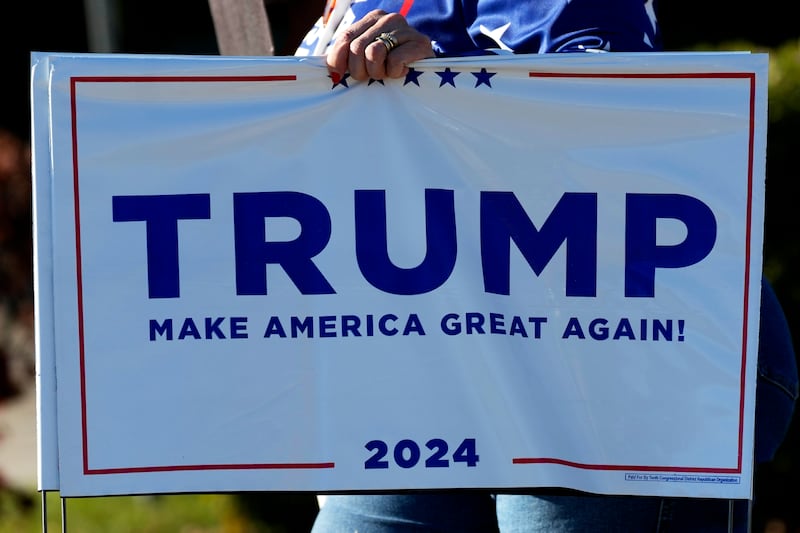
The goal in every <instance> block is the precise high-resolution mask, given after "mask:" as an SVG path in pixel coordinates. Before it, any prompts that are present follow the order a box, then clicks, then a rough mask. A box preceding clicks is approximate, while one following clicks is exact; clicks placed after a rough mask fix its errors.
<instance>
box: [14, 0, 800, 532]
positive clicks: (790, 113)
mask: <svg viewBox="0 0 800 533" xmlns="http://www.w3.org/2000/svg"><path fill="white" fill-rule="evenodd" d="M266 5H267V12H268V15H269V19H270V23H271V28H272V33H273V39H274V44H275V53H276V55H292V54H293V52H294V49H295V47H296V45H297V43H298V42H299V41H300V39H301V38H302V36H303V34H304V33H305V30H306V29H308V28H309V27H310V26H311V24H313V22H314V21H315V20H316V19H317V17H318V16H319V14H320V13H321V12H322V9H323V6H324V0H266ZM657 14H658V17H659V20H660V23H661V26H662V32H663V37H664V46H665V49H666V50H669V51H695V50H750V51H759V52H769V54H770V97H769V107H770V110H769V129H768V147H767V189H766V191H767V200H766V202H767V203H766V229H765V250H764V264H765V270H764V273H765V276H766V277H767V278H768V279H769V280H770V281H771V282H772V284H773V286H774V288H775V290H776V293H777V294H778V297H779V298H780V300H781V302H782V304H783V306H784V309H785V311H786V315H787V318H788V320H789V325H790V328H791V329H792V333H793V337H794V343H795V346H798V341H799V340H800V337H799V335H800V322H798V320H800V316H799V315H800V278H798V277H797V276H796V275H795V273H797V272H800V265H798V262H800V239H798V236H797V235H798V231H797V230H798V229H800V225H799V224H798V223H797V219H796V218H795V217H794V209H796V208H797V207H796V206H794V205H793V203H794V199H795V196H794V191H795V190H796V187H794V185H793V184H794V182H795V181H797V180H798V171H797V165H796V163H795V161H794V155H795V152H796V151H797V149H798V147H800V146H799V145H798V142H797V134H796V132H797V131H799V130H798V127H800V26H798V23H797V17H796V16H795V13H794V9H793V8H792V4H791V3H789V2H770V3H768V4H761V5H756V4H754V3H747V4H742V3H735V2H721V1H713V0H706V1H702V2H699V1H696V0H694V1H690V0H672V1H666V0H661V3H660V4H659V5H658V6H657ZM0 21H2V27H3V31H2V32H1V34H0V44H2V48H0V53H2V58H3V69H2V93H0V400H2V399H3V398H4V397H12V396H13V395H14V394H16V393H17V392H18V391H19V389H20V388H21V387H24V386H25V383H24V381H26V380H32V379H33V366H32V335H33V329H32V328H33V314H32V297H33V286H32V274H31V273H32V258H31V242H30V235H31V212H30V160H29V157H30V156H29V153H28V143H29V140H30V104H29V74H30V52H31V51H41V52H125V53H166V54H212V55H216V54H218V53H219V48H218V47H217V42H216V37H215V34H214V25H213V20H212V17H211V12H210V9H209V4H208V2H207V0H61V1H54V0H44V1H36V0H25V1H13V0H9V1H7V2H4V4H3V7H2V8H0ZM15 332H16V333H15ZM18 332H22V333H18ZM0 474H1V473H0ZM1 489H2V481H1V480H0V490H1ZM282 498H284V496H282V495H273V496H272V497H271V499H270V500H269V501H264V500H263V499H262V498H261V497H259V496H252V495H251V496H247V497H245V496H243V502H245V506H246V507H247V506H249V507H250V508H251V511H252V512H253V513H256V514H257V513H265V514H266V515H269V516H268V518H267V519H270V518H269V517H271V518H272V519H274V520H278V521H281V520H283V521H286V523H287V524H289V522H291V520H292V519H291V518H287V516H288V515H292V514H293V515H295V516H296V515H297V514H298V513H300V514H304V513H313V509H312V508H311V507H309V502H308V500H307V499H303V500H302V501H301V500H297V499H294V498H292V497H291V496H286V497H285V499H282ZM269 502H272V504H270V503H269ZM799 504H800V413H796V415H795V420H794V421H793V423H792V426H791V427H790V430H789V434H788V435H787V438H786V440H785V441H784V443H783V445H782V447H781V449H780V450H779V452H778V455H777V457H776V458H775V460H774V461H772V462H771V463H769V464H767V465H762V466H760V467H759V468H758V469H757V470H756V495H755V498H754V508H753V531H756V532H758V531H765V530H766V529H767V524H768V521H769V520H771V519H772V520H774V521H773V522H772V523H771V526H776V527H784V526H785V527H786V528H787V529H775V531H781V530H784V531H800V519H799V516H800V505H799ZM282 515H286V516H282ZM312 518H313V517H312ZM307 525H308V520H307V519H306V520H300V521H299V522H297V521H296V523H294V524H293V525H287V527H288V528H289V530H292V528H295V529H294V530H295V531H303V530H304V529H303V528H306V527H307ZM771 526H770V527H771ZM305 530H306V531H307V529H305Z"/></svg>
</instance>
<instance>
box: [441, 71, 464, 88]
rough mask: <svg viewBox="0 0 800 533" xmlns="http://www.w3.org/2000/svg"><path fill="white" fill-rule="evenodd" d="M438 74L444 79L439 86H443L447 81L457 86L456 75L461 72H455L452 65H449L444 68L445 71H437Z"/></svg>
mask: <svg viewBox="0 0 800 533" xmlns="http://www.w3.org/2000/svg"><path fill="white" fill-rule="evenodd" d="M436 74H437V75H438V76H439V77H440V78H442V81H440V82H439V87H441V86H442V85H444V84H445V83H449V84H450V85H452V86H453V87H455V86H456V76H458V75H459V74H460V72H453V71H452V70H450V67H447V68H445V69H444V72H437V73H436Z"/></svg>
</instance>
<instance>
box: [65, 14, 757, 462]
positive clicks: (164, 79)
mask: <svg viewBox="0 0 800 533" xmlns="http://www.w3.org/2000/svg"><path fill="white" fill-rule="evenodd" d="M407 3H408V4H409V7H410V2H407ZM529 77H530V78H574V79H581V78H582V79H736V80H745V81H747V82H748V83H749V90H750V101H749V106H750V107H749V114H750V116H749V120H750V123H749V139H748V169H747V215H746V244H745V271H744V287H745V288H746V290H745V291H744V294H743V301H742V305H743V313H742V353H741V366H740V375H739V394H740V397H739V432H738V452H737V460H736V466H734V467H700V466H676V465H619V464H587V463H579V462H574V461H569V460H565V459H560V458H554V457H514V458H512V463H513V464H518V465H526V464H552V465H560V466H566V467H570V468H577V469H582V470H596V471H630V472H685V473H714V474H741V473H742V461H743V451H744V450H743V447H744V417H745V384H746V383H745V382H746V379H745V377H746V376H745V373H746V366H747V325H748V318H749V317H748V306H749V290H747V289H748V288H749V279H750V256H751V249H750V238H751V225H752V194H753V164H754V149H755V148H754V144H755V104H756V101H755V93H756V76H755V73H752V72H720V73H570V72H529ZM295 79H296V76H294V75H286V76H152V77H151V76H85V77H72V78H70V98H71V115H72V156H73V193H74V197H73V201H74V206H75V247H76V270H77V306H78V310H77V312H78V342H79V358H80V363H79V364H80V394H81V431H82V453H83V473H84V474H85V475H97V474H127V473H146V472H176V471H211V470H262V469H328V468H334V467H335V463H334V462H332V461H330V462H308V463H255V464H201V465H164V466H143V467H120V468H90V467H89V442H88V441H89V439H88V429H87V417H86V381H85V380H86V378H85V347H84V317H83V282H82V276H83V274H82V267H81V234H80V201H79V200H80V198H79V196H80V194H79V178H78V140H77V139H78V133H77V125H76V123H77V120H76V118H77V102H76V99H77V97H76V87H77V84H78V83H153V82H160V83H186V82H228V83H235V82H273V81H294V80H295Z"/></svg>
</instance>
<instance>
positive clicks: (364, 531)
mask: <svg viewBox="0 0 800 533" xmlns="http://www.w3.org/2000/svg"><path fill="white" fill-rule="evenodd" d="M732 505H733V509H731V508H730V507H729V501H728V500H705V499H689V498H658V497H633V496H596V495H584V494H581V495H577V494H575V495H548V496H544V495H542V496H538V495H532V494H527V495H523V494H519V495H517V494H497V495H492V494H490V493H488V492H485V493H484V492H468V493H466V492H463V493H462V492H427V493H420V494H386V495H383V494H374V495H354V496H328V498H327V501H326V503H325V505H324V506H323V507H322V509H321V510H320V512H319V515H318V516H317V520H316V522H315V524H314V528H313V529H312V533H422V532H425V533H497V532H498V531H499V532H502V533H534V532H537V533H538V532H541V533H578V532H580V533H584V532H588V531H591V532H592V533H613V532H619V533H624V532H632V533H646V532H658V533H670V532H676V533H677V532H679V533H726V532H727V531H729V529H728V519H729V511H731V510H732V511H733V517H732V520H731V526H732V527H731V529H730V531H733V532H734V533H745V532H746V531H747V530H748V519H747V517H748V511H747V509H748V502H747V501H744V500H737V501H735V502H732Z"/></svg>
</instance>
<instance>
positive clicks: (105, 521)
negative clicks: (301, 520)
mask: <svg viewBox="0 0 800 533" xmlns="http://www.w3.org/2000/svg"><path fill="white" fill-rule="evenodd" d="M41 500H42V498H41V493H33V494H27V493H21V492H18V491H9V490H6V491H0V517H2V519H0V533H36V532H41V531H43V529H44V527H43V523H42V501H41ZM65 507H66V516H67V526H68V527H67V531H75V532H80V533H286V530H285V529H282V528H280V527H277V526H275V527H272V526H268V525H266V524H264V523H259V522H257V521H254V520H251V519H249V518H248V517H247V515H246V514H244V513H242V512H241V509H240V508H239V505H238V502H237V501H236V498H235V496H233V495H230V494H170V495H142V496H109V497H97V498H70V499H68V500H66V506H65ZM47 530H48V531H61V530H62V529H61V499H60V497H59V494H58V493H57V492H49V493H47Z"/></svg>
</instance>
